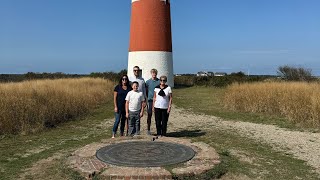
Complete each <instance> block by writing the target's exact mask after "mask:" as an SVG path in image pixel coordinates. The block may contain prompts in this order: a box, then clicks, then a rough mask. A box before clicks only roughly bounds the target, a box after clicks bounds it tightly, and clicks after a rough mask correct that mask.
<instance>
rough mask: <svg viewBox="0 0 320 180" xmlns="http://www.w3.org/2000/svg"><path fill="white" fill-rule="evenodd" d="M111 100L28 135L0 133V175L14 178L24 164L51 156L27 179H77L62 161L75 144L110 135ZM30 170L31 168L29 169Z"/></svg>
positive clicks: (1, 177)
mask: <svg viewBox="0 0 320 180" xmlns="http://www.w3.org/2000/svg"><path fill="white" fill-rule="evenodd" d="M110 107H113V101H111V100H110V101H108V102H107V103H106V104H103V105H102V106H101V107H100V108H98V109H96V110H94V111H92V112H91V113H90V114H89V115H87V117H84V118H81V119H76V120H73V121H69V122H66V123H62V124H60V125H58V126H57V127H55V128H52V129H50V130H47V131H42V132H39V133H37V134H30V135H25V136H23V135H6V136H4V135H3V136H0V174H1V176H0V179H3V180H7V179H17V178H18V177H19V176H20V175H21V174H23V173H24V171H25V170H26V169H27V168H31V167H32V165H33V164H34V163H36V162H38V161H40V160H44V159H47V158H49V157H52V156H58V157H57V158H53V159H52V161H50V162H48V163H44V164H43V166H45V168H44V170H41V171H40V172H34V175H32V174H31V175H27V176H26V177H25V178H28V179H81V178H80V176H79V175H78V174H77V173H75V172H73V171H72V170H70V169H68V168H67V167H65V165H64V163H63V162H64V159H65V158H66V157H67V156H69V154H70V153H71V152H73V151H75V149H76V148H79V147H81V146H84V145H86V144H90V143H92V142H97V141H100V140H101V139H104V138H110V136H111V127H110V125H109V124H107V122H106V119H109V118H112V117H113V115H114V114H113V113H114V112H113V108H110ZM31 172H32V170H31Z"/></svg>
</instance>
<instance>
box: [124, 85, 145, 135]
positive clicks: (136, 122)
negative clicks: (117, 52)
mask: <svg viewBox="0 0 320 180" xmlns="http://www.w3.org/2000/svg"><path fill="white" fill-rule="evenodd" d="M138 86H139V83H138V82H137V81H134V82H132V89H133V90H131V91H130V92H128V94H127V96H126V117H127V118H128V119H129V135H131V136H133V135H139V134H140V118H141V117H142V116H143V110H144V105H143V104H144V102H145V98H144V95H143V93H142V92H139V91H138Z"/></svg>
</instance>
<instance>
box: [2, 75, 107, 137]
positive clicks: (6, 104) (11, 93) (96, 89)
mask: <svg viewBox="0 0 320 180" xmlns="http://www.w3.org/2000/svg"><path fill="white" fill-rule="evenodd" d="M112 87H113V83H112V82H110V81H108V80H104V79H93V78H79V79H57V80H33V81H25V82H19V83H2V84H0V96H1V98H0V134H18V133H22V134H28V133H35V132H37V131H41V130H42V129H43V128H45V127H53V126H56V125H57V124H59V123H61V122H66V121H68V120H70V119H74V118H77V117H79V116H81V115H85V114H87V113H88V112H89V111H90V110H93V109H94V108H96V107H97V106H98V105H99V104H102V103H104V102H105V101H106V100H107V98H108V96H111V95H112Z"/></svg>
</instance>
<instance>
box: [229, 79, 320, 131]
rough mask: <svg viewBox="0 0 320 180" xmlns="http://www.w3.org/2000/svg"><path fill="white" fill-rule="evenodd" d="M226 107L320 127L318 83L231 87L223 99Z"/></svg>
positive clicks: (245, 84) (268, 83)
mask: <svg viewBox="0 0 320 180" xmlns="http://www.w3.org/2000/svg"><path fill="white" fill-rule="evenodd" d="M224 105H225V106H226V107H227V108H230V109H232V110H237V111H244V112H258V113H261V112H262V113H268V114H277V115H281V116H284V117H287V118H288V119H289V120H291V121H293V122H295V123H301V124H305V125H309V126H316V127H319V126H320V84H319V83H304V82H259V83H244V84H233V85H231V86H229V87H227V90H226V93H225V96H224Z"/></svg>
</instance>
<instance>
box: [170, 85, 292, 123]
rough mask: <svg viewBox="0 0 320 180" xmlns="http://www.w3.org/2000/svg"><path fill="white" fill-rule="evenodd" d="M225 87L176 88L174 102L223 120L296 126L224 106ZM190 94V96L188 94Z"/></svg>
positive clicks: (268, 116) (277, 119)
mask: <svg viewBox="0 0 320 180" xmlns="http://www.w3.org/2000/svg"><path fill="white" fill-rule="evenodd" d="M225 92H226V89H225V88H210V87H202V86H195V87H190V88H176V89H175V102H174V103H176V102H177V103H178V105H179V106H181V107H183V108H185V109H189V110H191V111H194V112H196V113H200V114H207V115H213V116H217V117H221V118H223V119H225V120H228V119H231V120H240V121H247V122H253V123H263V124H272V125H278V126H280V127H285V128H296V127H295V125H294V124H293V123H290V122H288V121H287V119H285V118H283V117H281V116H276V115H266V114H263V113H247V112H236V111H233V110H232V109H228V108H225V107H224V95H225ZM190 95H192V96H190Z"/></svg>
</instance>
